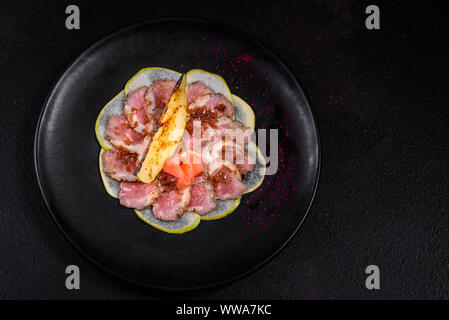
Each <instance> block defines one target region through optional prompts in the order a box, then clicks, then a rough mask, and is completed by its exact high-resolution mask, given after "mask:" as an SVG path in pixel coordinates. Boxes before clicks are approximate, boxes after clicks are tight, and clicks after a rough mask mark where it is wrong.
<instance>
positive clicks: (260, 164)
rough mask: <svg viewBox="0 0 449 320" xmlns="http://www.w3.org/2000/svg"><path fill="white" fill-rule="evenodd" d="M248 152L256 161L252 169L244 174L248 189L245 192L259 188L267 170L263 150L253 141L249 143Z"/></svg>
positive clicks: (244, 181)
mask: <svg viewBox="0 0 449 320" xmlns="http://www.w3.org/2000/svg"><path fill="white" fill-rule="evenodd" d="M248 154H249V155H251V156H252V157H255V158H256V163H255V165H254V169H253V170H252V171H250V172H248V173H247V174H245V175H243V179H242V180H243V183H245V184H246V186H247V189H246V191H245V192H244V193H243V194H247V193H250V192H253V191H254V190H256V189H257V188H259V187H260V186H261V184H262V183H263V180H264V179H265V173H266V171H267V161H266V159H265V157H264V155H263V154H262V151H260V149H259V148H258V147H257V146H256V144H255V143H254V142H252V141H250V142H249V143H248Z"/></svg>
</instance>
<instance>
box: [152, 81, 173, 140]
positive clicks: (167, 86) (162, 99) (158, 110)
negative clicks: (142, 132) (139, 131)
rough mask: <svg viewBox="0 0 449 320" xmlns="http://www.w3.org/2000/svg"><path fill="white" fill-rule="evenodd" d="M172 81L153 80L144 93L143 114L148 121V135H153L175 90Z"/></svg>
mask: <svg viewBox="0 0 449 320" xmlns="http://www.w3.org/2000/svg"><path fill="white" fill-rule="evenodd" d="M175 85H176V81H174V80H155V81H154V82H153V84H152V85H151V86H150V87H149V88H148V89H147V90H146V92H145V112H146V115H147V117H148V119H149V124H148V127H149V129H151V131H150V130H149V129H148V131H147V132H148V133H153V134H154V131H155V129H156V128H157V124H158V123H159V120H160V119H161V116H162V113H163V111H164V108H165V106H166V105H167V103H168V101H169V100H170V96H171V94H172V92H173V89H174V88H175Z"/></svg>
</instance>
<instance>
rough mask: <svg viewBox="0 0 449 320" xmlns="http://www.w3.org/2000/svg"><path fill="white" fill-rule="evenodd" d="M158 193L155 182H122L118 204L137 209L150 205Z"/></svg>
mask: <svg viewBox="0 0 449 320" xmlns="http://www.w3.org/2000/svg"><path fill="white" fill-rule="evenodd" d="M159 195H160V190H159V188H158V186H157V184H156V183H153V182H152V183H142V182H122V183H121V184H120V193H119V200H120V204H121V205H123V206H125V207H128V208H135V209H137V210H143V209H145V208H146V207H148V206H150V205H152V204H153V203H154V202H155V201H156V199H157V198H158V197H159Z"/></svg>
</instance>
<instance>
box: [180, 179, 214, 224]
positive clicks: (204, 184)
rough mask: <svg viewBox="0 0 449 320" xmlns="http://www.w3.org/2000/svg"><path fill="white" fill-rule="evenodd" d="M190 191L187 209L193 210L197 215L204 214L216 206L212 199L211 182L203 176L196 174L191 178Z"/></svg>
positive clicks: (212, 188) (212, 189)
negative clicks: (196, 175)
mask: <svg viewBox="0 0 449 320" xmlns="http://www.w3.org/2000/svg"><path fill="white" fill-rule="evenodd" d="M190 193H191V197H190V203H189V207H188V208H187V211H195V212H197V213H198V214H199V215H205V214H206V213H208V212H210V211H212V210H213V209H214V208H215V207H216V206H217V204H216V202H215V200H214V187H213V185H212V182H211V181H209V180H207V179H206V178H205V177H204V176H198V177H196V178H195V179H194V180H193V182H192V185H191V190H190Z"/></svg>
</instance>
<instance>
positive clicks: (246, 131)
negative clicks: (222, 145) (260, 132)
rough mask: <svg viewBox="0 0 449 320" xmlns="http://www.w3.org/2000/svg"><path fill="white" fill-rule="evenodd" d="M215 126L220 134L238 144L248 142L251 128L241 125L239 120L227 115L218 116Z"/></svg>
mask: <svg viewBox="0 0 449 320" xmlns="http://www.w3.org/2000/svg"><path fill="white" fill-rule="evenodd" d="M216 128H217V130H218V131H219V132H220V134H221V135H222V136H224V137H225V138H227V139H230V140H231V141H236V142H237V143H239V144H245V143H248V141H249V138H250V137H251V133H252V132H253V130H252V129H251V128H248V127H245V126H243V125H242V124H241V123H240V122H238V121H235V120H232V119H231V118H229V117H220V118H218V121H217V123H216Z"/></svg>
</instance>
